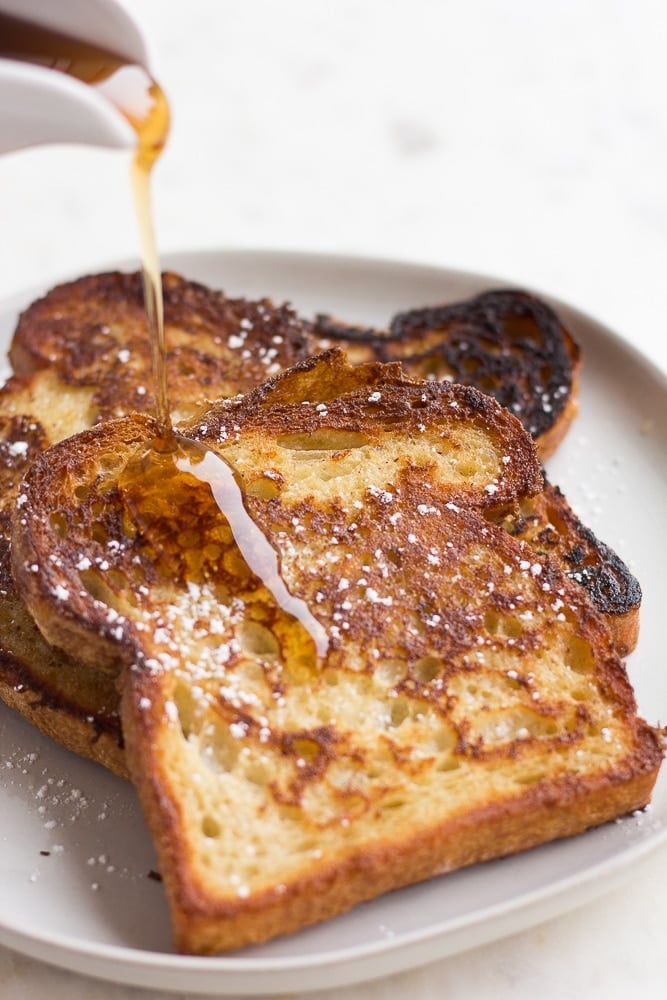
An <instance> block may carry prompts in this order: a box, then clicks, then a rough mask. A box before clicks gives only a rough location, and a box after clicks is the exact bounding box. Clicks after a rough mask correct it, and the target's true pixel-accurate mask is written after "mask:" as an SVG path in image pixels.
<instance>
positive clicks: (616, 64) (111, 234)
mask: <svg viewBox="0 0 667 1000" xmlns="http://www.w3.org/2000/svg"><path fill="white" fill-rule="evenodd" d="M134 8H135V10H136V15H137V17H138V18H139V20H140V21H141V23H142V24H143V25H144V27H145V30H146V32H147V34H148V36H149V38H150V41H151V45H152V49H153V51H154V68H155V70H156V74H157V76H158V78H159V79H160V80H161V82H162V83H163V86H164V88H165V89H166V90H167V92H168V94H169V97H170V99H171V103H172V106H173V112H174V130H173V137H172V141H171V144H170V147H169V149H168V152H167V154H166V155H165V157H164V161H163V162H162V163H161V164H160V166H159V168H158V173H157V178H156V191H155V204H156V214H157V229H158V237H159V241H160V245H161V247H162V248H163V249H164V250H172V249H183V248H187V249H189V248H195V247H202V246H203V247H208V246H211V247H212V246H221V245H222V246H240V247H271V248H276V247H285V248H299V249H304V248H305V249H315V250H327V251H329V250H333V251H339V252H354V253H363V254H371V255H380V256H384V257H395V258H399V259H409V260H414V261H418V262H428V263H434V264H443V265H447V266H454V267H458V268H470V269H473V270H477V271H482V272H487V273H490V274H495V275H498V276H500V277H502V278H504V279H505V280H506V281H508V282H512V283H523V284H528V285H531V286H533V287H535V288H538V289H541V290H543V291H546V292H548V293H550V294H553V295H556V296H558V297H560V298H563V299H566V300H568V301H571V302H573V303H574V304H576V305H578V306H580V307H581V308H583V309H585V310H586V311H588V312H590V313H592V314H594V315H596V316H597V317H599V318H600V319H601V320H603V321H605V322H606V323H608V324H609V325H611V326H612V327H614V328H615V329H617V330H618V331H619V332H620V333H621V334H622V335H624V336H625V337H627V338H628V339H629V340H631V341H632V342H633V343H635V344H636V345H637V346H638V347H640V348H641V349H642V350H643V351H644V352H645V353H647V354H648V355H649V356H650V357H651V358H652V359H653V360H654V361H656V362H657V363H658V364H660V365H661V366H662V367H663V368H664V369H665V370H667V336H666V326H667V319H666V317H667V282H666V281H665V274H664V272H665V264H666V262H667V59H666V58H665V54H664V51H665V44H666V38H667V8H665V6H664V4H663V3H662V2H660V0H616V2H610V0H578V2H577V0H559V2H557V0H469V2H467V3H461V2H457V3H455V2H453V0H440V2H438V0H397V2H392V0H385V2H382V0H357V2H353V0H340V2H338V3H332V2H324V0H310V2H308V0H282V2H280V3H271V2H270V0H243V2H242V0H235V2H232V0H188V2H187V3H180V4H176V3H173V2H171V0H169V2H166V0H136V2H135V4H134ZM126 159H127V157H126V156H125V154H121V153H111V152H105V151H99V150H88V149H74V148H59V149H54V148H49V149H40V150H31V151H26V152H22V153H18V154H13V155H11V156H8V157H5V158H3V159H1V160H0V219H1V220H2V235H3V238H2V241H1V243H0V297H4V296H5V295H8V294H10V293H13V292H15V291H17V290H19V289H22V288H24V287H26V286H35V285H36V286H39V287H46V286H48V285H49V284H51V283H52V282H53V281H54V280H55V279H58V278H60V277H63V276H71V275H76V274H80V273H84V272H91V271H93V270H95V269H98V268H100V267H102V266H104V265H105V264H106V263H107V262H108V261H110V260H115V259H117V258H127V257H136V254H137V250H136V237H135V231H134V222H133V218H132V214H131V208H130V199H129V193H128V186H127V182H126V173H127V164H126ZM666 708H667V707H666V706H662V707H660V706H656V713H658V714H659V713H660V712H661V711H662V715H663V717H664V715H666V714H667V712H666V710H665V709H666ZM663 721H664V718H663ZM665 886H667V852H666V851H664V850H663V851H661V852H659V853H657V854H656V855H655V856H654V857H653V858H652V860H651V862H650V863H649V864H648V865H647V866H644V867H643V868H642V869H641V870H640V871H639V872H638V873H637V874H636V877H633V878H632V879H631V880H630V881H629V883H628V885H627V886H626V887H625V888H623V889H622V890H617V891H615V892H612V893H609V894H607V895H605V896H604V897H602V898H601V899H600V900H598V901H597V902H594V903H592V904H589V905H587V906H585V907H583V908H580V909H578V910H576V911H575V912H573V913H571V914H569V915H568V916H565V917H562V918H559V919H555V920H552V921H550V922H548V923H546V924H543V925H541V926H539V927H536V928H534V929H532V930H529V931H526V932H524V933H521V934H518V935H514V936H513V937H510V938H507V939H505V940H503V941H500V942H498V943H495V944H490V945H487V946H485V947H481V948H477V949H475V950H474V951H471V952H467V953H465V954H462V955H459V956H456V957H453V958H448V959H446V960H442V961H440V962H439V963H437V964H435V965H430V966H428V967H425V968H423V969H420V970H417V971H414V972H410V973H404V974H402V975H399V976H397V977H394V978H391V979H386V980H381V981H379V982H376V983H374V984H369V985H365V986H359V987H357V988H351V989H348V990H337V991H336V992H335V995H336V997H338V998H340V1000H360V998H362V997H363V998H373V1000H398V998H402V997H405V996H408V995H409V996H411V997H413V998H414V1000H427V998H429V1000H430V998H435V997H440V996H444V995H446V996H450V997H464V996H465V997H475V998H476V1000H482V998H486V997H489V998H491V997H493V998H494V1000H503V998H505V997H510V996H511V997H512V998H513V1000H524V998H533V997H534V996H536V995H540V997H541V998H542V1000H551V998H554V1000H555V998H560V997H562V996H568V997H570V998H573V997H582V998H583V997H586V998H594V1000H595V998H602V997H604V998H605V1000H609V998H615V997H627V996H630V995H633V996H635V995H637V996H638V995H642V996H643V997H644V998H646V1000H652V998H658V997H663V996H664V991H665V984H666V983H667V961H666V960H665V951H664V940H665V934H666V933H667V893H666V892H665V891H664V887H665ZM46 995H49V996H50V997H52V998H53V1000H65V998H67V1000H84V998H85V1000H93V998H94V1000H121V998H124V1000H125V998H131V1000H139V998H140V997H144V996H156V997H157V996H158V994H146V993H144V992H142V991H139V990H136V991H133V990H131V989H127V988H124V987H117V986H113V985H109V984H105V983H101V982H96V981H94V980H88V979H85V978H83V977H79V976H76V975H73V974H70V973H67V972H62V971H57V970H54V969H51V968H48V967H46V966H43V965H41V964H39V963H37V962H33V961H31V960H29V959H26V958H24V957H22V956H19V955H16V954H13V953H11V952H9V951H7V950H4V949H1V948H0V997H2V998H3V1000H33V998H38V997H40V998H41V997H42V996H46ZM161 995H163V996H164V994H161ZM320 995H321V996H322V998H323V1000H326V997H328V996H333V995H334V994H333V993H330V994H326V993H325V994H320ZM295 996H296V994H295ZM299 1000H305V995H303V994H300V995H299Z"/></svg>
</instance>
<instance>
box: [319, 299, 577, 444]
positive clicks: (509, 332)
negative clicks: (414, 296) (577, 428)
mask: <svg viewBox="0 0 667 1000" xmlns="http://www.w3.org/2000/svg"><path fill="white" fill-rule="evenodd" d="M314 329H315V332H316V334H317V335H318V336H319V337H320V340H321V341H322V343H323V344H330V345H332V346H333V345H334V344H335V345H338V346H343V347H344V348H345V350H346V351H347V353H348V355H349V356H350V357H351V358H354V359H356V360H357V361H359V362H361V361H371V360H375V361H397V360H399V361H401V363H402V365H403V367H404V369H405V371H406V372H408V374H410V375H413V376H414V377H415V378H428V379H443V378H446V379H450V380H452V381H454V382H461V383H463V384H464V385H474V386H476V388H478V389H481V390H482V392H486V393H488V394H489V395H491V396H494V397H495V398H496V399H497V400H498V402H499V403H502V405H503V406H506V407H507V408H508V409H509V410H510V411H511V412H512V413H514V415H515V416H517V417H518V418H519V420H520V421H521V422H522V424H523V425H524V427H525V428H526V430H527V431H529V433H530V434H532V436H533V438H534V439H535V444H536V446H537V450H538V453H539V455H540V458H541V459H542V461H545V460H546V459H547V458H549V457H550V456H551V455H552V454H553V453H554V451H555V450H556V448H557V446H558V445H559V444H560V442H561V441H562V439H563V437H564V436H565V434H566V433H567V431H568V429H569V427H570V425H571V423H572V421H573V420H574V418H575V416H576V414H577V407H578V390H579V372H580V368H581V351H580V349H579V345H578V344H577V343H576V341H575V339H574V337H573V336H572V334H571V333H570V331H569V330H568V329H567V328H566V327H565V325H564V324H563V322H562V321H561V319H560V318H559V316H558V315H557V314H556V312H555V311H554V310H553V309H552V308H551V306H550V305H548V304H547V303H546V302H544V301H543V300H542V299H540V298H537V297H536V296H535V295H530V294H529V293H527V292H523V291H517V290H514V289H498V290H494V291H489V292H484V293H483V294H482V295H477V296H475V297H474V298H471V299H467V300H465V301H463V302H455V303H449V304H446V305H439V306H428V307H426V308H420V309H410V310H407V311H404V312H400V313H397V314H396V315H395V316H393V317H392V319H391V320H390V323H389V326H388V329H387V330H386V331H379V330H373V329H365V328H363V327H352V326H350V325H349V324H347V323H341V322H339V321H337V320H335V319H332V318H331V317H330V316H327V315H325V314H321V315H319V316H317V317H316V319H315V323H314Z"/></svg>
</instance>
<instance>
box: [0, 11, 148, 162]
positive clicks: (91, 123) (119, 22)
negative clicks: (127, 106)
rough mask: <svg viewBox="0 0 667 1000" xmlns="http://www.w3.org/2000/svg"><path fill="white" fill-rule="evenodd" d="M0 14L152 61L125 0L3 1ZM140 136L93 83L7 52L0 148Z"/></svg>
mask: <svg viewBox="0 0 667 1000" xmlns="http://www.w3.org/2000/svg"><path fill="white" fill-rule="evenodd" d="M0 13H3V14H8V15H10V16H13V17H17V18H20V19H21V20H24V21H30V22H32V23H34V24H37V25H40V26H41V27H44V28H50V29H52V30H54V31H58V32H59V33H61V34H64V35H69V36H70V37H73V38H77V39H79V40H80V41H82V42H87V43H88V44H92V45H96V46H99V47H100V48H103V49H105V50H107V51H109V52H112V53H114V54H115V55H118V56H120V57H121V58H122V59H125V60H127V61H128V62H132V63H138V64H139V65H141V66H144V67H146V68H147V67H148V53H147V47H146V43H145V41H144V39H143V37H142V34H141V32H140V30H139V27H138V26H137V24H136V23H135V21H134V20H133V18H132V16H131V14H130V12H129V10H128V8H127V6H126V4H125V3H124V2H123V0H0ZM0 42H1V39H0ZM136 141H137V136H136V133H135V132H134V130H133V129H132V128H131V126H130V125H129V124H128V122H127V121H126V120H125V118H124V117H123V116H122V115H121V114H120V113H119V111H118V110H117V109H116V108H115V107H114V106H113V105H112V104H111V102H110V101H108V100H107V99H105V98H104V97H103V96H102V95H101V94H99V93H97V92H96V90H95V88H94V87H90V86H87V85H86V84H85V83H81V82H80V81H79V80H76V79H75V78H73V77H71V76H67V75H66V74H65V73H61V72H59V71H57V70H53V69H49V68H46V67H43V66H36V65H32V64H30V63H24V62H19V61H17V60H13V59H7V58H0V153H4V152H9V151H11V150H16V149H22V148H24V147H27V146H37V145H42V144H44V143H82V144H85V145H90V146H111V147H120V148H131V147H133V146H135V145H136Z"/></svg>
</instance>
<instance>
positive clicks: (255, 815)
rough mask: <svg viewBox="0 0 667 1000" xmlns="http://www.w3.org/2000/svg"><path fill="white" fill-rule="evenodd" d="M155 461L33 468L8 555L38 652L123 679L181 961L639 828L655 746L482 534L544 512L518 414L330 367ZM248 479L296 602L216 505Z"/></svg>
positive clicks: (598, 654)
mask: <svg viewBox="0 0 667 1000" xmlns="http://www.w3.org/2000/svg"><path fill="white" fill-rule="evenodd" d="M153 433H154V425H153V423H152V421H151V420H150V418H147V417H142V416H139V415H135V416H131V417H128V418H126V419H124V420H119V421H113V422H108V423H104V424H101V425H99V426H97V427H95V428H93V429H91V430H87V431H83V432H82V433H81V434H79V435H77V436H76V437H74V438H70V439H69V440H67V441H64V442H62V443H60V444H57V445H55V446H54V447H52V448H50V449H48V450H47V451H46V452H44V453H43V454H42V455H41V456H40V457H39V458H38V459H37V460H36V462H35V463H34V464H33V466H32V468H31V470H30V471H29V473H28V476H27V479H26V482H25V484H24V487H23V492H22V497H23V498H24V499H23V500H22V502H21V503H20V505H19V506H18V507H17V510H16V512H15V516H14V521H13V536H12V544H13V549H12V554H13V566H14V574H15V578H16V580H17V582H18V584H19V587H20V590H21V593H22V595H23V597H24V598H25V600H26V602H27V605H28V607H29V609H30V611H31V613H32V614H33V615H34V616H35V618H36V620H37V621H38V623H39V625H40V627H41V628H42V629H43V630H44V632H45V634H46V635H47V636H48V637H49V639H50V640H51V641H56V642H58V643H60V644H62V645H63V646H64V647H65V649H66V650H69V651H70V652H73V651H76V653H77V655H79V656H80V657H81V658H82V659H84V660H85V661H86V662H90V663H91V664H94V665H104V666H105V667H107V668H110V669H111V668H113V667H114V666H116V667H118V666H120V667H121V676H120V684H121V687H122V692H123V693H122V720H123V731H124V735H125V739H126V743H127V755H128V760H129V767H130V771H131V774H132V777H133V780H134V781H135V783H136V785H137V788H138V790H139V795H140V798H141V801H142V804H143V808H144V812H145V815H146V819H147V822H148V824H149V827H150V828H151V831H152V833H153V837H154V839H155V843H156V846H157V850H158V855H159V859H160V867H161V873H162V876H163V879H164V883H165V887H166V891H167V894H168V897H169V901H170V905H171V911H172V916H173V924H174V932H175V940H176V944H177V947H178V948H179V949H181V950H183V951H187V952H196V953H211V952H216V951H220V950H225V949H229V948H236V947H239V946H242V945H245V944H248V943H250V942H255V941H261V940H265V939H267V938H269V937H272V936H274V935H276V934H282V933H287V932H290V931H294V930H296V929H298V928H300V927H303V926H305V925H307V924H310V923H313V922H315V921H319V920H322V919H325V918H328V917H332V916H334V915H336V914H337V913H340V912H342V911H344V910H346V909H348V908H350V907H352V906H354V905H355V904H357V903H358V902H361V901H362V900H366V899H370V898H372V897H375V896H377V895H378V894H380V893H383V892H386V891H389V890H391V889H395V888H398V887H400V886H403V885H406V884H409V883H412V882H415V881H418V880H423V879H426V878H430V877H433V876H435V875H439V874H441V873H443V872H446V871H449V870H451V869H453V868H457V867H460V866H463V865H469V864H473V863H475V862H478V861H481V860H486V859H490V858H495V857H500V856H503V855H506V854H510V853H513V852H516V851H519V850H522V849H525V848H528V847H533V846H535V845H538V844H542V843H544V842H546V841H549V840H552V839H554V838H557V837H564V836H570V835H573V834H576V833H579V832H581V831H583V830H585V829H587V828H589V827H591V826H594V825H596V824H599V823H603V822H605V821H607V820H610V819H613V818H615V817H618V816H620V815H623V814H624V813H626V812H629V811H632V810H635V809H638V808H641V807H643V806H645V805H646V803H647V802H648V800H649V798H650V794H651V790H652V787H653V783H654V781H655V778H656V776H657V773H658V769H659V766H660V761H661V750H660V746H659V741H658V738H657V735H656V733H655V732H654V730H653V729H652V728H651V727H649V726H647V725H646V724H645V723H644V722H643V721H642V720H641V719H640V718H638V716H637V713H636V707H635V702H634V697H633V693H632V689H631V687H630V685H629V683H628V680H627V676H626V673H625V670H624V667H623V664H622V662H621V661H620V659H619V657H618V655H617V653H616V651H615V650H614V647H613V643H612V641H611V638H610V635H609V632H608V630H607V627H606V625H605V623H604V620H603V618H602V616H601V615H599V614H598V613H597V612H596V611H595V609H594V608H593V606H592V604H591V603H590V602H589V600H588V598H587V596H586V593H585V591H584V590H583V588H582V587H580V586H577V585H576V584H575V583H574V582H573V581H572V580H571V579H570V578H569V577H568V576H567V575H566V574H565V573H564V572H563V571H562V569H561V568H560V566H559V563H558V562H557V561H556V560H553V559H551V558H550V556H549V555H539V556H538V555H537V554H536V553H535V551H534V550H533V549H531V547H530V546H529V545H528V544H527V543H526V542H525V541H523V540H521V539H520V538H518V537H517V536H515V535H513V534H511V533H510V532H508V531H506V530H504V529H503V528H501V527H499V525H497V524H494V523H491V521H490V520H489V518H490V517H491V516H493V515H495V516H496V517H499V516H500V512H501V511H502V510H503V509H505V508H507V507H508V506H511V505H513V504H515V503H517V502H522V501H523V500H525V499H526V498H528V497H530V496H534V495H536V494H537V495H539V491H540V490H541V487H542V476H541V470H540V465H539V462H538V460H537V458H536V455H535V452H534V449H533V446H532V442H531V440H530V438H529V436H528V435H527V434H526V432H525V431H524V430H523V429H522V428H521V425H520V424H519V422H518V421H517V420H516V419H515V418H514V417H512V415H511V414H509V412H508V411H506V410H504V409H502V408H501V407H499V406H498V404H496V403H495V402H494V401H493V400H491V399H490V398H489V397H487V396H484V395H482V394H481V393H479V392H477V391H476V390H474V389H471V388H466V387H462V386H460V385H456V384H447V383H439V382H421V383H420V382H414V381H412V380H409V379H407V378H406V377H405V376H404V375H403V374H402V373H401V372H400V370H399V368H398V366H396V365H388V366H387V365H368V366H362V367H357V368H351V367H348V366H347V365H346V364H345V362H344V361H343V360H342V358H341V356H340V355H338V354H337V353H336V352H332V353H330V354H327V355H323V356H321V357H320V358H317V359H314V360H309V361H306V362H302V363H300V364H299V365H298V366H297V367H296V368H295V369H292V370H290V371H288V372H286V373H283V374H282V375H279V376H276V377H275V378H274V379H272V380H270V381H269V382H268V383H267V384H265V385H263V386H261V387H260V388H258V389H256V390H253V391H251V392H249V393H248V394H247V395H245V396H244V397H242V398H239V399H236V400H228V401H222V402H219V403H216V404H214V405H213V406H212V407H211V408H210V409H209V410H208V411H207V412H205V413H204V414H202V415H201V416H200V417H199V418H198V419H197V420H196V421H194V422H192V423H191V424H190V425H189V426H188V429H187V432H186V438H185V441H184V443H182V444H180V445H179V449H178V450H177V451H176V452H175V453H174V452H172V453H166V454H165V453H163V454H162V455H161V456H156V455H155V454H153V457H152V458H150V459H147V458H146V449H147V448H149V446H150V443H151V439H152V435H153ZM193 441H194V442H198V443H199V445H190V446H189V447H186V444H187V442H193ZM201 445H205V447H206V449H208V451H206V452H205V453H204V457H202V451H201ZM215 456H222V457H223V458H224V462H220V460H219V459H217V460H216V457H215ZM211 459H212V462H211ZM230 467H231V469H232V470H233V476H234V477H235V480H236V481H238V483H240V485H241V487H242V491H243V495H244V497H245V504H246V506H247V510H248V513H249V514H250V516H251V519H252V522H253V523H254V524H256V525H257V526H259V528H260V529H261V532H262V535H263V536H264V537H265V538H266V539H267V540H268V542H269V543H270V546H271V549H272V550H273V552H274V553H277V556H278V565H279V568H280V578H279V581H277V580H276V578H275V577H273V576H272V573H271V564H270V560H266V559H265V556H262V559H263V560H264V561H263V562H262V566H261V567H260V568H259V569H258V567H257V564H256V562H255V558H256V555H257V553H256V552H255V551H254V550H253V551H248V549H247V547H246V542H247V537H246V536H244V534H243V525H242V526H241V529H238V528H236V529H235V530H237V531H240V534H239V535H238V537H239V538H241V539H242V540H243V544H242V545H241V547H240V548H239V547H238V546H237V545H236V544H235V542H234V540H233V537H232V532H231V529H230V522H229V521H228V520H227V519H226V518H225V517H224V516H223V514H222V513H221V511H220V509H219V506H218V504H217V502H216V501H215V500H214V494H215V495H218V496H219V495H220V491H221V489H223V487H224V488H225V489H227V488H228V486H229V476H230V474H229V468H230ZM139 472H141V474H142V477H143V478H138V474H139ZM209 483H210V484H212V486H213V490H212V489H211V488H210V487H209V485H208V484H209ZM226 503H227V504H232V507H233V502H232V497H231V495H230V497H229V498H228V499H227V501H226ZM226 509H229V507H226ZM234 523H235V522H234V519H233V518H232V524H234ZM251 567H254V569H253V568H251ZM279 582H281V583H282V584H283V585H284V588H285V591H284V592H281V591H280V586H279ZM286 594H287V598H286V596H285V595H286ZM314 626H316V627H314ZM318 630H319V631H318ZM322 637H324V641H323V638H322Z"/></svg>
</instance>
